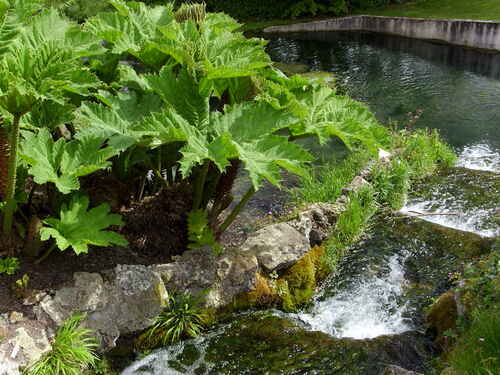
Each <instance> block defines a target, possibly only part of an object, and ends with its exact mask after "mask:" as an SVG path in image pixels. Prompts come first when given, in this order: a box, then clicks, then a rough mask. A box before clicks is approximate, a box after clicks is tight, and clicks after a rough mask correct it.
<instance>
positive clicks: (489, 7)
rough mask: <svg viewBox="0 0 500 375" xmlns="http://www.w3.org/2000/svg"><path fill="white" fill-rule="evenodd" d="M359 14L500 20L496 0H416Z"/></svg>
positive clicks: (499, 10)
mask: <svg viewBox="0 0 500 375" xmlns="http://www.w3.org/2000/svg"><path fill="white" fill-rule="evenodd" d="M358 13H359V14H361V13H362V14H371V15H376V16H394V17H417V18H462V19H476V20H486V21H500V1H498V0H475V1H474V2H472V3H471V1H470V0H417V1H412V2H410V3H406V4H401V5H393V6H390V7H386V8H384V9H375V10H369V11H360V12H358Z"/></svg>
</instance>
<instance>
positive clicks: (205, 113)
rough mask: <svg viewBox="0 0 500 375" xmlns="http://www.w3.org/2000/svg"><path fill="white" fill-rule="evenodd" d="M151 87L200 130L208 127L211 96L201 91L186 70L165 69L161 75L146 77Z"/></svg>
mask: <svg viewBox="0 0 500 375" xmlns="http://www.w3.org/2000/svg"><path fill="white" fill-rule="evenodd" d="M146 81H147V82H148V84H149V86H150V87H151V88H152V89H153V90H154V91H155V92H156V93H157V94H158V95H160V97H161V98H162V99H163V100H164V101H165V102H166V103H168V104H169V105H170V106H171V108H173V109H175V111H176V112H177V113H179V114H180V115H181V116H182V117H184V118H185V119H186V120H187V121H188V122H189V123H190V124H191V125H194V126H196V127H197V128H198V129H200V130H201V129H203V128H205V127H207V125H208V120H209V118H208V117H209V112H210V105H209V96H208V95H203V94H201V93H200V91H199V85H198V83H197V82H196V81H195V80H194V78H193V77H192V76H191V75H190V74H189V73H188V72H187V70H186V69H181V71H180V72H178V73H175V72H174V71H173V70H172V69H170V68H163V69H162V70H161V71H160V73H159V74H153V75H148V76H146Z"/></svg>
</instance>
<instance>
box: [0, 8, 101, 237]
mask: <svg viewBox="0 0 500 375" xmlns="http://www.w3.org/2000/svg"><path fill="white" fill-rule="evenodd" d="M28 3H30V4H35V5H36V4H38V2H36V1H31V2H29V1H28V0H12V1H11V2H10V3H9V6H10V8H8V9H7V11H6V13H5V14H4V15H3V21H4V25H6V24H9V25H10V24H12V23H13V22H12V21H11V20H12V18H13V17H14V15H16V14H17V17H18V19H20V20H21V21H23V19H29V24H28V23H25V24H23V23H22V22H20V23H19V25H17V27H16V28H14V29H13V28H12V27H10V26H9V27H3V28H2V29H0V33H1V34H0V40H4V41H5V40H7V43H2V45H1V47H2V48H1V52H2V54H1V55H0V109H1V111H2V113H4V126H3V129H4V131H5V129H7V132H8V138H9V159H8V168H7V169H8V177H7V181H6V183H5V182H4V183H5V185H6V192H5V197H4V199H5V201H6V207H5V209H4V218H3V231H4V232H5V233H8V232H10V230H11V226H12V221H13V215H14V211H15V208H16V202H15V198H14V195H15V186H16V178H17V164H18V146H19V135H20V128H21V125H22V120H23V117H28V116H26V115H28V114H30V115H31V112H32V111H33V110H34V109H35V108H37V109H38V110H37V113H39V114H40V113H44V111H43V110H40V108H41V107H43V106H46V105H47V106H52V107H54V106H62V107H64V106H65V105H66V104H67V103H68V102H69V99H68V94H69V93H70V94H78V95H87V94H88V89H89V88H92V87H95V86H96V85H97V83H98V81H97V79H96V77H95V76H94V75H93V74H91V73H90V72H89V71H88V70H86V68H85V67H84V66H83V62H82V59H81V57H82V56H88V55H92V54H94V53H99V51H100V45H99V43H98V41H97V40H95V39H92V37H91V36H90V35H89V34H88V33H84V32H83V31H81V30H80V28H79V26H76V25H73V24H72V23H70V22H69V21H68V20H66V19H64V18H62V17H61V16H60V15H59V14H58V13H57V11H55V10H53V9H49V10H44V11H41V10H38V11H37V12H35V13H33V9H36V7H28V6H26V4H28ZM18 13H19V14H21V15H22V16H20V15H19V14H18ZM5 123H8V126H6V125H5Z"/></svg>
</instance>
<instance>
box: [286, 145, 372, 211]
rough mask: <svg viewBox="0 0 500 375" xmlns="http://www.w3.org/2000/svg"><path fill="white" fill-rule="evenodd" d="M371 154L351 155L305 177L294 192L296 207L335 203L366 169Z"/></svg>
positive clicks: (356, 152)
mask: <svg viewBox="0 0 500 375" xmlns="http://www.w3.org/2000/svg"><path fill="white" fill-rule="evenodd" d="M369 158H370V154H369V153H368V152H366V151H364V150H357V151H354V152H353V153H351V154H350V155H349V156H348V157H347V158H346V159H345V160H343V161H342V162H340V163H337V162H330V163H327V164H326V165H324V166H320V167H318V169H315V170H314V171H312V172H310V174H309V175H308V176H306V177H304V178H303V179H302V180H301V182H300V187H298V188H295V189H294V190H293V191H292V195H293V199H294V201H295V203H296V205H300V204H301V203H317V202H328V203H333V202H335V200H336V199H337V198H338V197H340V196H341V195H342V189H343V188H344V187H345V186H347V185H349V184H350V183H351V181H352V179H353V178H354V177H355V176H356V175H357V174H358V173H359V172H361V170H362V169H363V168H364V167H365V165H366V163H367V162H368V160H369Z"/></svg>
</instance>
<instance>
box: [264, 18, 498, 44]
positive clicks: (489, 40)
mask: <svg viewBox="0 0 500 375" xmlns="http://www.w3.org/2000/svg"><path fill="white" fill-rule="evenodd" d="M328 31H369V32H376V33H381V34H391V35H398V36H403V37H407V38H414V39H424V40H431V41H440V42H445V43H449V44H452V45H457V46H464V47H469V48H477V49H483V50H490V51H496V52H500V22H495V21H479V20H466V19H437V18H409V17H387V16H369V15H359V16H350V17H342V18H332V19H327V20H321V21H312V22H304V23H296V24H291V25H282V26H270V27H267V28H265V29H264V32H265V33H294V32H328Z"/></svg>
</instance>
